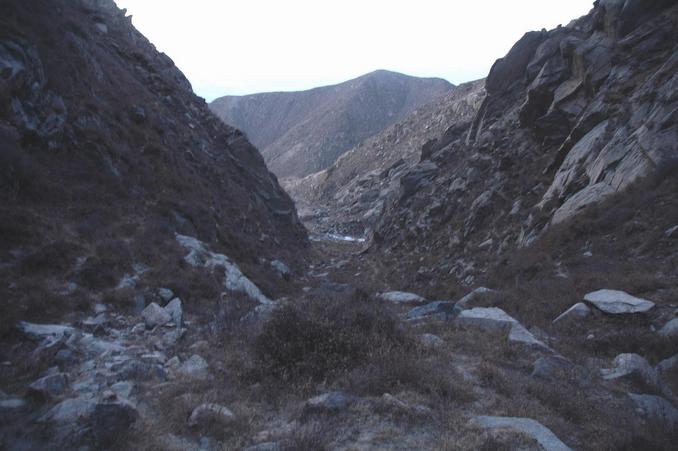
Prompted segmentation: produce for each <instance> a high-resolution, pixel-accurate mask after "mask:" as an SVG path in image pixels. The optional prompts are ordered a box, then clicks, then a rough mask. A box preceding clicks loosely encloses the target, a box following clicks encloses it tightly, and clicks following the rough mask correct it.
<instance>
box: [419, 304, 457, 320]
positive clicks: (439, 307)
mask: <svg viewBox="0 0 678 451" xmlns="http://www.w3.org/2000/svg"><path fill="white" fill-rule="evenodd" d="M459 312H460V309H459V308H457V307H455V305H454V302H451V301H435V302H431V303H429V304H426V305H422V306H420V307H415V308H413V309H412V310H410V311H409V312H407V315H406V316H407V319H408V320H415V319H421V318H425V317H428V316H435V317H436V318H441V319H449V318H451V317H454V316H456V315H457V314H458V313H459Z"/></svg>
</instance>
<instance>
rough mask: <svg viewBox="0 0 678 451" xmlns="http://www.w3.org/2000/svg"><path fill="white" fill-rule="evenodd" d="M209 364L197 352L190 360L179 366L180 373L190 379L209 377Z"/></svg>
mask: <svg viewBox="0 0 678 451" xmlns="http://www.w3.org/2000/svg"><path fill="white" fill-rule="evenodd" d="M208 369H209V364H208V363H207V361H206V360H205V359H203V358H202V357H200V356H199V355H197V354H193V355H192V356H191V357H190V358H189V359H188V360H186V361H185V362H184V363H182V364H181V366H179V369H178V370H177V371H178V372H179V374H182V375H183V376H186V377H188V378H190V379H207V378H208V377H209V372H208Z"/></svg>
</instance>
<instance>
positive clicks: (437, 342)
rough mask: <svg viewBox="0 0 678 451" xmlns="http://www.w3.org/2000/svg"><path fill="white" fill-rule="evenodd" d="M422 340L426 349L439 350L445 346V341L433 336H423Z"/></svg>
mask: <svg viewBox="0 0 678 451" xmlns="http://www.w3.org/2000/svg"><path fill="white" fill-rule="evenodd" d="M420 339H421V343H422V344H423V345H424V347H426V348H429V349H437V348H440V347H442V346H444V345H445V340H443V339H442V338H440V337H439V336H437V335H433V334H423V335H422V336H421V338H420Z"/></svg>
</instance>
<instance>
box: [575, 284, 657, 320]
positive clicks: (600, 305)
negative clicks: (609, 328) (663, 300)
mask: <svg viewBox="0 0 678 451" xmlns="http://www.w3.org/2000/svg"><path fill="white" fill-rule="evenodd" d="M584 300H585V301H586V302H588V303H590V304H592V305H593V306H594V307H596V308H597V309H599V310H602V311H603V312H605V313H611V314H613V315H618V314H624V313H645V312H647V311H648V310H650V309H651V308H653V307H654V303H653V302H650V301H648V300H646V299H641V298H637V297H635V296H631V295H630V294H628V293H626V292H624V291H618V290H598V291H593V292H591V293H588V294H587V295H586V296H584Z"/></svg>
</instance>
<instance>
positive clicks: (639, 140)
mask: <svg viewBox="0 0 678 451" xmlns="http://www.w3.org/2000/svg"><path fill="white" fill-rule="evenodd" d="M640 12H642V14H641V13H640ZM677 21H678V9H677V7H676V6H675V2H671V1H659V0H657V1H652V2H638V1H633V0H628V1H626V2H616V1H600V2H597V3H596V5H595V7H594V9H593V10H592V11H591V13H590V14H588V15H587V16H584V17H582V18H581V19H578V20H576V21H573V22H572V23H570V24H569V25H568V26H566V27H559V28H557V29H555V30H552V31H549V32H547V31H540V32H531V33H527V34H526V35H525V36H524V37H523V38H522V39H521V40H520V41H519V42H518V43H516V44H515V45H514V47H513V48H512V49H511V51H510V52H509V53H508V54H507V55H506V56H505V57H504V58H502V59H500V60H498V61H497V62H496V63H495V65H494V66H493V68H492V70H491V72H490V74H489V76H488V77H487V82H486V90H487V97H486V99H485V100H484V102H483V104H482V106H481V107H480V110H479V111H478V113H477V114H476V116H475V119H474V120H473V122H472V123H471V124H470V126H468V127H465V128H461V129H455V128H453V129H450V130H448V131H447V132H446V133H445V134H443V135H442V136H441V137H439V139H438V140H437V142H436V143H435V145H433V146H431V148H429V149H428V152H427V154H428V158H425V159H424V161H422V162H421V163H419V164H418V165H417V166H415V167H413V168H411V169H409V170H408V171H406V172H405V173H404V174H401V175H400V176H399V177H398V178H394V179H392V180H390V182H391V183H390V185H389V186H390V188H389V189H388V190H387V191H385V192H381V193H380V194H379V195H380V197H381V198H382V199H383V200H384V202H385V205H386V212H385V214H384V215H383V216H382V217H381V218H380V220H379V223H378V225H377V226H376V228H375V236H374V237H375V239H376V241H377V242H378V243H379V244H380V247H381V249H382V250H387V251H388V252H395V253H397V254H398V255H401V256H409V257H408V259H409V258H412V257H413V259H412V264H413V265H417V266H416V267H417V268H419V269H421V273H422V274H425V273H428V274H430V276H434V275H435V274H436V273H442V274H451V275H454V276H455V277H457V278H458V279H459V280H462V281H465V283H473V281H474V280H475V279H476V278H477V277H479V276H481V275H482V274H484V273H485V271H486V270H487V268H488V265H490V264H491V263H492V262H496V261H502V256H506V255H510V254H511V253H512V252H514V251H515V249H516V248H524V247H527V246H529V245H530V244H531V243H534V242H535V240H536V239H537V238H538V237H539V236H541V235H542V234H543V233H544V231H546V230H550V229H551V228H554V227H555V226H556V225H558V224H563V225H564V227H567V224H570V223H569V222H568V221H570V220H572V219H573V218H576V217H577V216H579V215H580V214H581V213H582V212H583V211H584V210H586V207H587V206H590V205H594V204H600V203H601V202H603V201H605V200H606V199H613V198H614V200H610V202H611V203H607V204H606V205H607V206H608V207H607V208H613V206H614V205H619V204H620V202H621V201H622V200H623V199H625V198H626V196H625V195H624V193H625V192H626V190H627V189H629V188H630V187H631V186H633V185H634V184H635V183H637V182H639V181H641V180H643V179H646V180H647V179H652V180H656V183H658V185H654V186H663V187H664V188H662V189H669V188H667V186H670V184H669V185H666V184H663V185H662V184H661V183H662V182H661V181H662V180H663V179H664V178H666V177H669V178H671V177H675V168H676V165H677V163H678V144H677V143H678V121H677V120H676V111H678V110H677V108H678V97H677V96H676V93H677V92H678V75H677V74H678V35H677V34H676V33H675V30H676V29H677ZM653 189H655V188H653ZM615 194H616V195H617V196H615ZM656 194H658V195H659V194H661V193H660V192H657V193H656ZM628 198H629V199H633V198H634V196H631V195H630V196H628ZM629 205H631V204H629ZM638 208H640V209H649V208H651V205H644V206H643V205H638ZM643 211H644V210H643ZM667 219H669V218H667ZM621 225H622V224H618V226H621ZM580 239H582V240H585V238H584V237H583V236H582V237H580ZM582 245H584V244H583V243H582ZM418 255H426V256H427V257H426V260H427V261H428V262H429V263H428V264H421V262H419V261H416V260H414V259H416V258H417V257H416V256H418ZM434 262H435V263H434Z"/></svg>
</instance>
